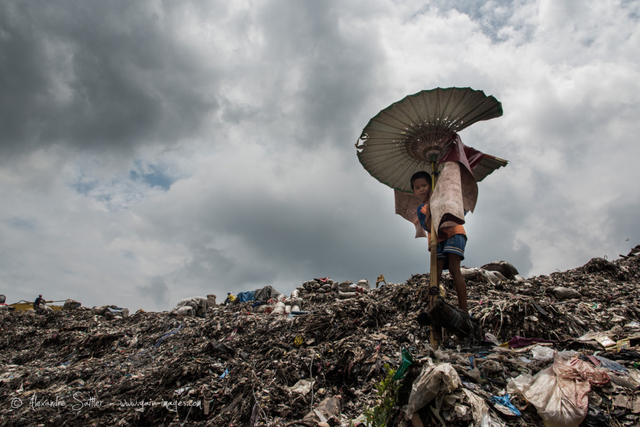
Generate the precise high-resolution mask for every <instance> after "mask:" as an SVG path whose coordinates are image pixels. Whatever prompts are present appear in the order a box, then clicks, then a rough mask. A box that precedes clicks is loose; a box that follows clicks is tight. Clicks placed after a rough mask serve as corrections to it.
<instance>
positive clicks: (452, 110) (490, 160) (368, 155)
mask: <svg viewBox="0 0 640 427" xmlns="http://www.w3.org/2000/svg"><path fill="white" fill-rule="evenodd" d="M501 115H502V104H500V102H498V100H497V99H496V98H494V97H493V96H487V95H485V94H484V92H482V91H480V90H473V89H471V88H457V87H452V88H446V89H442V88H436V89H431V90H423V91H421V92H418V93H416V94H413V95H409V96H406V97H405V98H404V99H402V100H400V101H398V102H394V103H393V104H391V105H390V106H389V107H387V108H385V109H384V110H382V111H380V112H379V113H378V114H377V115H376V116H375V117H374V118H372V119H371V120H369V123H367V125H366V126H365V128H364V129H363V131H362V134H361V135H360V138H359V139H358V142H357V143H356V148H357V149H358V159H359V160H360V163H362V166H364V168H365V169H366V170H367V171H368V172H369V173H370V174H371V175H372V176H373V177H374V178H376V179H377V180H378V181H380V182H382V183H383V184H386V185H388V186H389V187H391V188H394V189H396V190H399V191H403V192H407V193H411V192H412V191H411V185H410V182H409V180H410V179H411V175H413V174H414V173H415V172H417V171H420V170H426V171H427V172H429V173H433V170H432V166H433V164H434V163H435V164H436V165H437V164H438V163H439V162H440V161H441V160H442V158H444V156H445V155H446V154H447V153H448V151H449V149H450V148H451V144H452V143H453V142H454V140H455V137H456V134H457V132H460V131H461V130H463V129H465V128H467V127H469V126H471V125H472V124H474V123H476V122H479V121H481V120H489V119H493V118H495V117H500V116H501ZM506 164H507V162H506V160H502V159H498V158H496V157H493V156H489V155H484V157H483V158H482V159H481V160H480V163H479V165H478V166H477V167H476V168H475V169H474V170H473V174H474V176H475V178H476V181H481V180H482V179H484V177H486V176H487V175H489V174H490V173H491V172H493V171H494V170H495V169H497V168H499V167H500V166H505V165H506Z"/></svg>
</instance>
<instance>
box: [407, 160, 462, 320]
mask: <svg viewBox="0 0 640 427" xmlns="http://www.w3.org/2000/svg"><path fill="white" fill-rule="evenodd" d="M411 189H412V190H413V193H414V194H415V195H416V196H418V197H419V198H420V199H421V200H422V201H423V202H424V203H423V204H422V205H420V206H419V207H418V220H419V221H420V225H421V226H422V228H424V229H425V230H426V232H427V234H428V236H429V242H431V227H430V225H431V211H430V209H429V199H430V197H431V175H429V174H428V173H427V172H425V171H420V172H416V173H414V174H413V176H412V177H411ZM439 234H440V235H439V236H438V246H437V250H436V253H437V254H438V283H440V277H441V276H442V270H447V269H448V270H449V273H451V278H452V279H453V285H454V286H455V289H456V294H458V306H459V307H460V310H462V311H463V312H464V313H466V314H469V310H468V309H467V284H466V282H465V281H464V277H462V272H461V271H460V262H461V261H462V260H463V259H464V248H465V246H466V244H467V235H466V233H465V231H464V227H463V226H462V225H461V224H458V225H455V226H453V227H446V228H441V229H440V233H439ZM429 251H431V245H429Z"/></svg>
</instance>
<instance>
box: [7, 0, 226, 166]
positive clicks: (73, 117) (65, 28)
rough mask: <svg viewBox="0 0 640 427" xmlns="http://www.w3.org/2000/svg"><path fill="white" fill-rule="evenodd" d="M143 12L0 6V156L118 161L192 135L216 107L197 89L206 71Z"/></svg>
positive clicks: (71, 5) (139, 5)
mask: <svg viewBox="0 0 640 427" xmlns="http://www.w3.org/2000/svg"><path fill="white" fill-rule="evenodd" d="M146 6H147V4H146V3H145V2H136V3H126V2H120V1H115V2H108V3H99V2H97V3H96V2H77V1H66V2H62V3H56V4H53V3H44V4H34V3H10V2H2V3H0V29H1V31H2V33H3V36H2V37H0V55H1V57H0V134H1V135H2V143H1V145H0V150H1V151H2V153H3V154H4V156H6V155H7V154H15V153H20V152H25V151H28V150H31V149H34V148H37V147H41V146H48V145H51V144H64V145H68V146H72V147H75V148H77V149H81V150H85V149H88V150H91V151H94V152H102V151H105V150H108V151H115V152H121V153H125V154H126V153H130V152H132V150H133V149H134V148H135V146H137V145H140V144H147V143H149V142H162V143H168V144H171V143H174V142H175V141H176V140H178V139H180V138H184V137H186V136H189V135H194V134H197V132H198V131H199V129H200V124H201V122H202V119H203V117H204V116H205V115H206V114H208V113H209V112H211V111H212V110H215V109H216V108H217V101H216V98H215V96H211V95H210V93H211V92H204V93H203V91H202V87H203V86H204V83H205V81H206V86H207V87H208V88H212V87H215V84H216V76H215V73H214V72H213V70H207V71H210V72H209V73H205V72H204V71H205V70H204V69H203V67H204V65H203V63H205V61H204V60H203V58H201V57H198V56H196V54H195V53H194V52H192V51H190V49H188V47H187V46H183V45H182V44H181V42H180V41H179V39H177V38H176V37H174V35H175V34H174V33H172V32H171V31H167V28H166V22H164V21H163V20H162V19H161V18H160V17H159V16H157V15H154V13H152V12H150V11H149V10H147V8H146ZM167 12H168V13H170V12H171V11H170V10H168V11H167ZM205 74H206V76H205ZM214 93H215V92H214Z"/></svg>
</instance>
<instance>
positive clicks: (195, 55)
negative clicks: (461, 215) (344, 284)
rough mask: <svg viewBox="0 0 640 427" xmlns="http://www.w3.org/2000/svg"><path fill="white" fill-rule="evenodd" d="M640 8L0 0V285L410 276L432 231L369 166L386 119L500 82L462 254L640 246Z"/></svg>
mask: <svg viewBox="0 0 640 427" xmlns="http://www.w3.org/2000/svg"><path fill="white" fill-rule="evenodd" d="M639 20H640V2H638V1H611V2H597V1H590V0H587V1H585V2H581V3H579V4H578V3H576V2H572V1H551V0H539V1H527V0H522V1H501V0H498V1H486V2H475V1H470V0H454V1H444V0H433V1H427V2H418V1H399V2H398V1H391V0H372V1H366V2H364V1H348V2H338V1H329V0H327V1H323V0H318V1H314V2H296V1H266V0H265V1H257V2H253V1H233V2H222V1H184V2H161V1H153V0H140V1H136V2H126V1H121V0H116V1H111V2H97V1H79V0H74V1H71V0H60V1H56V2H40V3H33V2H11V1H7V0H0V101H1V102H0V197H1V199H2V201H3V203H2V204H1V205H0V255H1V256H0V293H2V294H4V295H6V296H7V302H8V303H12V302H16V301H18V300H21V299H25V300H28V301H33V300H34V299H35V298H36V296H37V295H38V294H43V295H44V297H45V298H46V299H47V300H64V299H67V298H72V299H75V300H77V301H80V302H81V303H82V304H83V305H85V306H89V307H91V306H94V305H104V304H114V305H117V306H121V307H128V308H129V309H130V310H131V311H135V310H137V309H139V308H143V309H144V310H147V311H149V310H153V311H155V310H170V309H172V308H173V307H174V306H175V304H176V303H177V302H178V301H179V300H180V299H182V298H186V297H190V296H195V295H202V296H206V295H207V294H211V293H213V294H216V295H217V298H218V302H221V301H223V300H224V298H225V296H226V293H227V292H240V291H250V290H255V289H258V288H262V287H264V286H266V285H271V286H273V287H274V288H276V289H277V290H278V291H280V292H283V293H286V294H289V293H290V292H291V291H292V290H293V289H294V288H295V287H296V286H300V285H301V284H302V283H303V282H304V281H307V280H311V279H313V278H316V277H325V276H329V277H331V278H333V279H335V280H339V281H343V280H351V281H353V282H357V281H358V280H360V279H364V278H366V279H369V281H371V282H372V283H375V279H376V277H377V276H378V275H379V274H384V276H385V277H386V279H387V281H388V282H392V283H401V282H404V281H406V280H407V279H408V278H409V277H411V275H412V274H418V273H426V272H428V269H429V263H428V260H429V256H428V251H427V242H426V239H414V228H413V225H412V224H411V223H409V222H407V221H405V220H404V219H402V218H401V217H400V216H398V215H395V214H394V200H393V190H391V189H390V188H388V187H386V186H384V185H382V184H380V183H379V182H378V181H377V180H376V179H374V178H373V177H371V176H370V175H369V174H368V173H367V172H366V171H365V170H364V168H363V167H362V166H361V165H360V163H359V162H358V158H357V156H356V149H355V143H356V141H357V139H358V137H359V136H360V133H361V131H362V129H363V128H364V127H365V125H366V124H367V122H368V121H369V120H370V119H371V118H372V117H373V116H375V115H376V114H377V113H378V112H379V111H380V110H382V109H384V108H386V107H387V106H389V105H390V104H391V103H392V102H395V101H398V100H400V99H402V98H404V97H405V96H407V95H409V94H413V93H416V92H419V91H421V90H425V89H433V88H436V87H443V88H444V87H454V86H455V87H471V88H473V89H476V90H483V91H484V92H485V94H487V95H493V96H495V97H496V98H497V99H498V100H499V101H500V102H501V103H502V106H503V110H504V115H503V116H502V117H499V118H496V119H492V120H489V121H485V122H479V123H476V124H474V125H472V126H470V127H469V128H468V129H465V130H463V131H462V132H460V136H461V138H462V141H463V142H464V143H465V144H466V145H469V146H472V147H474V148H476V149H478V150H481V151H483V152H485V153H488V154H492V155H494V156H497V157H500V158H503V159H507V160H508V161H509V164H508V165H507V166H506V167H505V168H501V169H499V170H497V171H495V172H494V173H493V174H491V175H490V176H488V177H487V178H486V179H485V180H484V181H482V182H481V183H479V197H478V204H477V207H476V210H475V212H474V213H472V214H469V215H467V224H466V225H465V227H466V230H467V234H468V236H469V240H468V244H467V250H466V259H465V260H464V261H463V264H464V265H466V266H468V267H479V266H481V265H483V264H486V263H488V262H492V261H498V260H504V261H507V262H510V263H512V264H513V265H514V266H515V267H516V268H517V269H518V270H519V271H520V273H521V274H522V275H523V276H525V277H531V276H534V275H541V274H550V273H553V272H554V271H565V270H568V269H572V268H576V267H579V266H581V265H584V264H585V263H586V262H588V261H589V259H591V258H593V257H607V258H608V259H609V260H613V259H617V258H618V257H619V254H627V253H628V252H629V250H630V249H631V248H633V247H634V246H635V245H637V244H640V232H639V226H638V224H637V218H638V212H639V211H640V197H639V196H640V189H639V186H638V182H639V181H640V172H639V168H638V166H637V165H636V164H634V163H635V161H636V160H637V159H638V158H640V145H639V144H638V142H637V135H638V134H639V133H640V132H639V131H640V120H638V117H640V68H639V58H638V57H639V54H638V52H639V48H640V26H639V25H638V22H639Z"/></svg>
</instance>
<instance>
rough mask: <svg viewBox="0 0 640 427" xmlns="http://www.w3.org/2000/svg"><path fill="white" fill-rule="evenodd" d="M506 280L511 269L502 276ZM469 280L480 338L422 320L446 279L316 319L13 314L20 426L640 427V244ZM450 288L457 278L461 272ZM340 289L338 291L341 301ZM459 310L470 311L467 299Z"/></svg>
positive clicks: (415, 283)
mask: <svg viewBox="0 0 640 427" xmlns="http://www.w3.org/2000/svg"><path fill="white" fill-rule="evenodd" d="M502 276H505V275H504V274H502ZM515 276H516V275H514V277H513V278H511V279H510V278H507V277H506V276H505V279H504V280H498V281H496V280H493V281H491V280H487V278H486V275H484V274H480V275H476V280H468V283H467V284H468V289H469V307H470V309H471V313H472V315H473V318H474V322H475V323H476V324H477V325H478V327H479V330H480V331H481V335H480V337H462V338H461V337H457V336H455V335H451V334H449V333H447V332H446V331H445V334H444V339H443V341H442V344H441V347H440V348H439V349H437V350H435V351H434V349H432V348H431V347H430V346H429V331H428V329H427V328H425V327H422V326H420V325H419V324H418V322H417V316H418V314H419V313H420V312H421V311H422V310H423V309H424V307H425V305H426V303H425V301H426V298H427V290H426V284H427V283H428V275H424V274H416V275H413V276H411V277H410V278H409V279H408V280H407V281H406V283H402V284H389V285H386V286H382V287H381V288H379V289H371V290H369V291H368V292H366V293H365V292H362V293H359V294H358V295H357V296H354V297H353V298H350V299H344V300H342V299H339V298H336V297H335V295H334V297H332V298H330V299H327V300H325V301H322V302H320V301H316V302H310V300H312V299H313V298H312V297H313V296H315V295H319V294H321V293H316V292H313V293H312V292H309V293H302V292H299V298H301V299H302V300H303V302H304V307H305V311H308V313H306V314H299V315H295V314H293V313H289V314H287V313H282V314H266V313H255V312H253V311H249V310H245V309H244V308H246V307H247V306H249V303H243V304H245V305H244V306H243V305H242V304H232V305H229V306H220V305H214V306H212V307H209V308H208V309H207V313H206V317H205V318H200V317H183V316H181V315H179V314H177V313H175V312H163V313H158V312H139V313H135V314H133V315H129V316H126V317H125V316H113V317H110V318H107V317H104V316H101V315H98V314H93V313H92V312H91V310H89V309H84V308H82V307H80V308H78V309H75V310H70V311H58V312H54V313H48V314H44V315H37V314H34V313H33V312H6V311H5V312H1V313H0V328H1V329H2V334H1V335H0V350H1V351H0V366H2V370H1V371H0V389H1V391H2V393H1V394H0V419H1V420H2V424H3V425H8V426H35V425H67V426H85V425H92V426H114V425H116V426H143V425H144V426H150V425H154V426H155V425H168V426H185V425H186V426H316V425H324V426H326V425H329V426H349V425H358V423H365V425H366V424H368V425H388V426H395V425H402V426H420V425H424V426H439V425H447V426H452V427H453V426H465V427H467V426H469V425H474V426H524V425H527V426H534V425H535V426H538V425H545V424H546V425H547V426H560V425H562V426H578V425H583V426H622V425H625V426H633V425H638V424H639V423H640V393H639V389H638V385H639V384H640V375H639V371H638V368H639V367H640V352H639V351H638V350H639V347H638V345H639V344H640V323H639V320H640V309H639V308H638V305H637V292H638V283H639V281H640V246H639V247H636V248H635V249H634V250H633V251H632V252H631V253H630V254H629V255H627V256H624V257H621V258H620V259H618V260H615V261H613V262H610V261H607V260H604V259H601V258H595V259H592V260H591V261H589V262H588V263H587V264H586V265H584V266H582V267H579V268H576V269H573V270H569V271H566V272H557V273H553V274H551V275H548V276H537V277H533V278H530V279H522V278H519V277H515ZM443 282H444V287H445V288H447V287H448V286H449V285H450V280H449V279H447V278H446V277H445V279H444V281H443ZM333 292H335V291H333ZM445 301H446V302H448V303H450V304H452V305H455V304H456V296H455V293H453V291H449V292H448V295H447V296H446V297H445Z"/></svg>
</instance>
